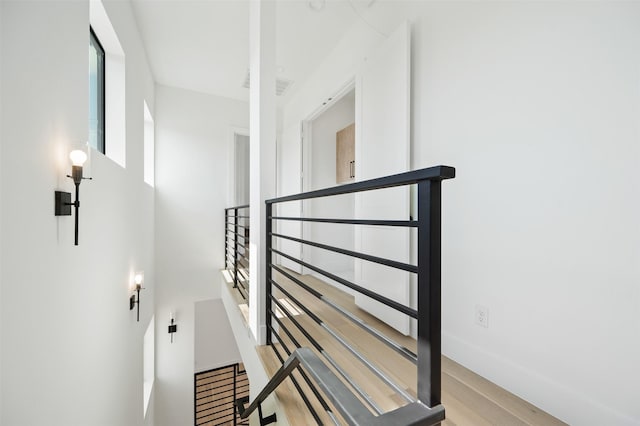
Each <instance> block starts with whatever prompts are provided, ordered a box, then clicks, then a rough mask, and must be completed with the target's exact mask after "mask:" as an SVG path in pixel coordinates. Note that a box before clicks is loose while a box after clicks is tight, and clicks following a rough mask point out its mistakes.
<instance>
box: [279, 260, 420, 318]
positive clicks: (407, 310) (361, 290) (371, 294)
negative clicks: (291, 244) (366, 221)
mask: <svg viewBox="0 0 640 426" xmlns="http://www.w3.org/2000/svg"><path fill="white" fill-rule="evenodd" d="M271 252H272V253H275V254H279V255H280V256H283V257H286V258H287V259H289V260H291V261H293V262H295V263H297V264H299V265H301V266H304V267H305V268H308V269H311V270H312V271H315V272H317V273H319V274H322V275H324V276H325V277H327V278H329V279H330V280H333V281H335V282H337V283H340V284H342V285H344V286H346V287H349V288H350V289H352V290H355V291H357V292H358V293H361V294H363V295H365V296H368V297H370V298H372V299H374V300H376V301H378V302H380V303H382V304H384V305H386V306H388V307H390V308H393V309H395V310H396V311H399V312H402V313H403V314H406V315H409V316H410V317H412V318H418V311H416V310H415V309H411V308H409V307H407V306H405V305H403V304H401V303H398V302H396V301H395V300H391V299H389V298H388V297H384V296H381V295H379V294H377V293H374V292H372V291H371V290H369V289H366V288H364V287H362V286H359V285H358V284H355V283H352V282H351V281H347V280H345V279H344V278H340V277H339V276H337V275H334V274H332V273H331V272H327V271H325V270H324V269H321V268H318V267H317V266H313V265H311V264H310V263H307V262H304V261H302V260H299V259H296V258H295V257H293V256H291V255H288V254H286V253H283V252H281V251H280V250H276V249H274V248H272V249H271Z"/></svg>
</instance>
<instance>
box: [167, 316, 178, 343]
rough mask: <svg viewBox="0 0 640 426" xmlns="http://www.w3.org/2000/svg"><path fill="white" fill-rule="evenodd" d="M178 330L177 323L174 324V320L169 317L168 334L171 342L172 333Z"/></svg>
mask: <svg viewBox="0 0 640 426" xmlns="http://www.w3.org/2000/svg"><path fill="white" fill-rule="evenodd" d="M176 331H178V324H176V320H175V319H174V318H171V324H169V334H170V335H171V343H173V333H175V332H176Z"/></svg>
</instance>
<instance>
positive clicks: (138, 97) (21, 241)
mask: <svg viewBox="0 0 640 426" xmlns="http://www.w3.org/2000/svg"><path fill="white" fill-rule="evenodd" d="M0 8H1V10H2V16H1V21H0V27H1V36H0V38H1V39H2V48H1V52H0V58H1V81H0V87H1V90H2V93H1V95H0V103H1V120H2V127H1V130H0V132H1V133H0V134H1V139H2V144H1V155H0V157H1V159H0V162H1V164H0V171H1V176H0V193H1V196H2V213H1V219H0V221H1V223H0V228H1V229H2V238H1V243H0V244H1V251H2V268H1V270H0V285H1V289H0V291H1V293H2V300H1V306H0V315H1V318H0V327H1V332H2V333H1V340H2V342H1V351H2V354H1V357H2V365H1V375H2V380H1V384H0V386H1V387H2V395H1V398H2V402H1V403H2V413H1V416H2V417H1V418H0V424H3V425H12V426H13V425H16V426H26V425H35V424H49V425H53V426H67V425H84V424H88V423H89V422H90V424H91V425H92V426H94V425H95V426H113V425H127V426H129V425H131V426H142V425H145V424H146V425H151V424H153V418H152V416H148V417H147V418H146V419H144V418H143V336H144V332H145V330H146V328H147V325H148V323H149V321H150V320H151V318H152V316H153V306H154V293H155V274H154V260H153V259H154V244H153V229H154V193H153V190H152V189H150V188H149V187H148V186H147V185H146V184H144V182H143V180H142V158H143V147H142V129H143V119H142V111H141V108H139V105H141V104H142V101H143V99H147V100H148V101H150V102H153V100H154V87H153V80H152V76H151V73H150V71H149V68H148V65H147V63H146V59H145V58H146V54H145V52H144V49H143V48H142V44H141V42H140V40H139V38H138V34H137V29H136V27H135V24H134V21H133V16H132V14H131V10H130V8H129V4H128V3H124V2H110V3H108V4H107V5H106V10H107V13H108V14H109V16H110V19H111V22H112V23H113V25H114V28H115V31H116V32H117V33H118V36H119V39H120V41H121V42H122V45H123V47H124V49H125V50H127V53H128V55H127V61H128V62H127V74H126V84H127V93H126V102H127V104H128V105H129V104H133V105H136V106H138V108H129V107H127V109H126V111H127V112H126V119H127V128H126V138H127V145H126V149H127V158H128V161H127V168H126V169H125V168H122V167H121V166H119V165H117V164H115V163H114V162H113V161H112V160H111V159H109V158H106V157H104V156H103V155H102V154H99V153H95V152H94V153H93V154H92V155H91V160H90V162H91V164H90V165H89V166H88V167H86V170H85V171H86V174H85V176H91V177H93V180H91V181H84V182H83V183H82V185H81V187H80V200H81V207H80V216H79V219H80V224H79V246H77V247H76V246H74V244H73V243H74V241H73V239H74V238H73V237H74V235H73V234H74V219H75V218H74V217H73V216H66V217H64V216H63V217H55V216H54V214H53V213H54V212H53V209H54V198H53V197H54V194H53V193H54V190H64V191H72V190H73V183H72V181H71V180H70V179H68V178H66V177H65V175H66V174H68V173H69V172H70V170H71V164H70V162H69V157H68V155H69V152H70V150H71V149H75V148H82V147H83V145H84V143H85V142H86V140H87V139H88V116H89V111H88V105H89V104H88V99H89V92H88V78H89V75H88V63H87V61H88V44H89V3H88V1H73V2H69V1H55V0H52V1H43V2H23V1H15V2H14V1H3V2H2V3H1V6H0ZM150 107H153V103H151V104H150ZM139 270H144V271H145V290H143V292H142V294H141V298H142V303H141V305H140V322H136V315H135V311H129V309H128V299H129V296H130V294H131V292H130V285H131V280H132V277H133V273H134V272H135V271H139ZM151 398H152V401H151V404H152V405H153V395H152V397H151ZM34 401H37V403H36V405H35V406H34ZM151 408H152V407H151Z"/></svg>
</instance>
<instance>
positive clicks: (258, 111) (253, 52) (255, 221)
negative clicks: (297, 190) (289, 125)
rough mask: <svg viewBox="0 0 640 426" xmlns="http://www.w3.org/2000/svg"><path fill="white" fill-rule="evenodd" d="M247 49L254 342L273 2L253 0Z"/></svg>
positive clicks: (269, 168)
mask: <svg viewBox="0 0 640 426" xmlns="http://www.w3.org/2000/svg"><path fill="white" fill-rule="evenodd" d="M249 50H250V67H249V69H250V72H251V77H250V79H251V80H250V83H251V88H250V92H249V93H250V96H249V102H250V107H249V109H250V126H249V128H250V138H251V142H250V151H251V152H250V159H249V163H250V168H251V170H250V178H249V182H250V195H249V200H250V205H251V219H250V227H251V235H250V239H249V243H250V265H249V274H250V284H249V285H250V293H249V306H250V308H249V327H250V328H251V331H252V333H253V337H254V338H255V340H256V342H257V343H258V344H264V343H265V341H266V326H265V285H266V281H265V263H266V252H265V243H266V239H265V235H264V225H265V204H264V201H265V200H267V199H269V198H273V197H274V196H275V193H276V191H275V188H276V187H275V183H276V179H275V176H276V174H275V171H276V167H275V166H276V84H275V81H276V3H275V1H273V0H252V1H251V2H250V6H249Z"/></svg>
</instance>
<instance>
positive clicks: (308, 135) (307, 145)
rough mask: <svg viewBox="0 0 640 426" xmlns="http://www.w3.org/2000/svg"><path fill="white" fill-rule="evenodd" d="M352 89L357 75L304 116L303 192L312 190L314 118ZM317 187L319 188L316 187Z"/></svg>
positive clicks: (303, 208) (305, 226)
mask: <svg viewBox="0 0 640 426" xmlns="http://www.w3.org/2000/svg"><path fill="white" fill-rule="evenodd" d="M352 90H356V76H355V75H354V76H352V77H350V78H349V79H348V80H347V81H346V82H345V83H344V84H342V85H340V87H339V88H338V90H336V92H335V94H334V95H332V96H328V97H327V99H326V100H325V101H324V102H323V103H322V105H320V106H318V108H316V109H315V110H313V112H312V113H311V114H309V115H308V116H307V117H306V118H304V119H303V120H302V121H301V123H300V126H301V129H300V134H301V136H302V137H301V144H302V146H301V147H300V151H301V153H302V155H301V157H302V164H301V180H302V182H301V185H300V187H301V188H302V192H308V191H311V190H312V189H313V188H311V179H310V177H311V173H312V170H313V158H312V155H311V144H312V137H313V120H315V119H316V118H318V117H319V116H321V115H322V114H323V113H324V112H326V111H327V110H328V109H329V108H331V107H332V106H333V105H334V104H335V103H336V102H338V101H339V100H340V99H342V98H343V97H345V96H346V95H347V94H348V93H349V92H351V91H352ZM357 128H358V117H357V114H356V129H357ZM316 189H317V188H316ZM308 204H309V202H308V200H303V201H302V202H301V204H300V216H302V217H305V216H306V214H307V213H308V210H309V209H308V207H307V206H308ZM310 226H311V223H310V222H303V223H302V236H301V237H300V238H302V239H304V238H305V235H306V236H309V235H310V229H311V228H310ZM300 246H301V247H300V259H302V260H304V259H305V247H306V246H305V244H301V245H300ZM310 272H311V271H310V270H308V269H307V268H302V273H303V274H308V273H310Z"/></svg>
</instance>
